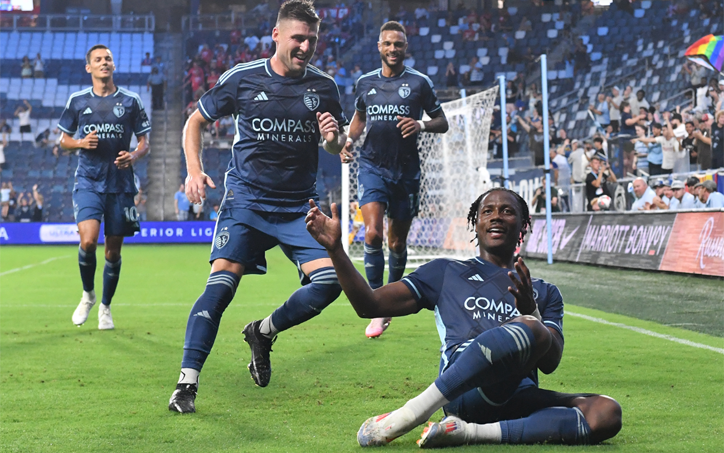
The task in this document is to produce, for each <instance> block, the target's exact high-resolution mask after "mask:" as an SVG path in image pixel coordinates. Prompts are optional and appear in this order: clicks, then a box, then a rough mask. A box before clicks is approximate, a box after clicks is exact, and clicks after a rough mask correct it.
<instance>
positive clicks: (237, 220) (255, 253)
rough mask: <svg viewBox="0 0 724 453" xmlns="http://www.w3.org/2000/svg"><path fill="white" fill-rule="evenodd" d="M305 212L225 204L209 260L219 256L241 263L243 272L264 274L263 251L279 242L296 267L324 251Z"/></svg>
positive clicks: (217, 224) (325, 256)
mask: <svg viewBox="0 0 724 453" xmlns="http://www.w3.org/2000/svg"><path fill="white" fill-rule="evenodd" d="M306 215H307V214H306V213H273V212H260V211H252V210H250V209H238V208H225V209H222V210H221V211H220V212H219V218H218V219H217V220H216V229H215V230H214V242H213V244H212V245H211V257H210V258H209V262H212V263H213V262H214V260H217V259H219V258H223V259H225V260H229V261H234V262H236V263H240V264H243V265H244V274H245V275H247V274H266V258H265V256H264V253H265V252H266V251H267V250H269V249H271V248H273V247H274V246H276V245H278V246H279V248H281V249H282V251H283V252H284V254H285V255H286V256H287V258H289V259H290V260H291V261H292V262H294V264H296V265H297V268H298V269H301V265H302V264H304V263H308V262H310V261H314V260H318V259H320V258H329V255H328V254H327V251H326V250H325V249H324V247H322V246H321V245H319V243H317V241H315V240H314V238H312V236H311V235H310V234H309V232H307V227H306V223H305V222H304V218H305V217H306Z"/></svg>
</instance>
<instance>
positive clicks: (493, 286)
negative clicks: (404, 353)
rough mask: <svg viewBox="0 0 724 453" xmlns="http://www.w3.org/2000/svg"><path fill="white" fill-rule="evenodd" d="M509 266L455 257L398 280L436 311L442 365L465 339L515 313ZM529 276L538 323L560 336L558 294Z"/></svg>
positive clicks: (548, 285) (470, 338) (560, 306)
mask: <svg viewBox="0 0 724 453" xmlns="http://www.w3.org/2000/svg"><path fill="white" fill-rule="evenodd" d="M508 271H509V269H503V268H500V267H498V266H496V265H494V264H492V263H489V262H487V261H485V260H482V259H480V258H473V259H470V260H467V261H457V260H452V259H445V258H440V259H436V260H433V261H431V262H429V263H427V264H425V265H423V266H420V267H419V268H418V269H417V270H416V271H414V272H413V273H411V274H409V275H407V276H406V277H404V278H403V279H402V282H403V283H405V285H407V287H408V288H409V289H410V291H411V292H412V294H413V296H414V297H415V299H417V303H418V304H419V306H420V307H422V308H427V309H428V310H434V311H435V322H436V325H437V330H438V333H439V335H440V341H441V342H442V347H441V350H440V351H441V353H442V363H441V369H442V368H445V366H447V363H448V361H449V360H450V357H451V356H452V354H453V353H454V352H455V351H456V350H457V349H458V347H460V346H461V345H463V344H464V343H466V342H468V341H469V340H472V339H473V338H475V337H477V336H478V335H480V334H481V333H483V332H485V331H486V330H488V329H492V328H495V327H498V326H500V325H501V324H503V323H504V322H506V321H508V320H509V319H511V318H515V317H516V316H520V312H519V311H518V309H517V308H515V297H514V296H513V295H512V294H511V293H510V292H508V287H509V286H513V285H512V281H511V280H510V278H509V277H508ZM513 272H515V271H513ZM532 280H533V295H534V296H535V301H536V303H537V304H538V310H539V311H540V314H541V317H542V321H543V324H545V325H546V326H547V327H552V328H554V329H556V330H557V331H558V332H559V333H560V334H561V338H563V298H562V297H561V293H560V291H559V290H558V288H557V287H556V286H555V285H552V284H550V283H546V282H544V281H543V280H540V279H536V278H534V279H532Z"/></svg>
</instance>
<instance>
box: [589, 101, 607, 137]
mask: <svg viewBox="0 0 724 453" xmlns="http://www.w3.org/2000/svg"><path fill="white" fill-rule="evenodd" d="M588 109H589V110H590V111H592V112H593V113H594V114H595V115H596V122H598V124H600V125H601V127H602V128H604V129H606V128H607V127H608V125H609V124H611V117H610V114H609V113H608V110H609V109H608V100H607V99H606V94H605V93H603V92H601V93H598V102H597V103H596V105H591V106H589V107H588Z"/></svg>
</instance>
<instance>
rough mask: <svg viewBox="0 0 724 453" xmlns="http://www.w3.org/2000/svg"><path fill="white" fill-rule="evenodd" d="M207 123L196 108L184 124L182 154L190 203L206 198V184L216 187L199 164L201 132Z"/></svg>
mask: <svg viewBox="0 0 724 453" xmlns="http://www.w3.org/2000/svg"><path fill="white" fill-rule="evenodd" d="M208 124H209V123H208V122H207V121H206V120H205V119H204V117H203V116H202V115H201V113H200V112H199V111H198V109H196V110H195V111H194V113H192V114H191V116H189V119H188V120H186V125H185V126H184V135H183V143H184V154H185V155H186V172H187V173H188V176H186V196H187V197H188V199H189V201H190V202H191V203H196V204H201V201H202V200H204V199H206V185H208V186H209V187H211V188H212V189H216V184H214V181H212V180H211V178H210V177H209V175H207V174H206V173H204V166H203V165H202V164H201V145H202V144H201V134H202V132H201V131H203V129H204V128H205V127H206V126H207V125H208Z"/></svg>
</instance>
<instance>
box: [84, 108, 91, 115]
mask: <svg viewBox="0 0 724 453" xmlns="http://www.w3.org/2000/svg"><path fill="white" fill-rule="evenodd" d="M91 113H93V110H91V108H90V107H87V108H86V109H85V110H83V115H90V114H91Z"/></svg>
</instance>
